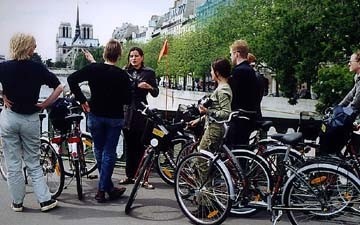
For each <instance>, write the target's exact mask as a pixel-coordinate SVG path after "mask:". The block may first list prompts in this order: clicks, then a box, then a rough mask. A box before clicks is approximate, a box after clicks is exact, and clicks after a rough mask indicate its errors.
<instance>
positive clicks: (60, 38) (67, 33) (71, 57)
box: [56, 6, 100, 68]
mask: <svg viewBox="0 0 360 225" xmlns="http://www.w3.org/2000/svg"><path fill="white" fill-rule="evenodd" d="M99 45H100V44H99V39H96V38H94V37H93V26H92V25H91V24H81V25H80V24H79V6H77V15H76V27H75V34H74V36H73V34H72V27H71V24H70V23H69V22H62V23H60V26H59V30H58V34H57V36H56V61H61V62H66V63H67V67H70V68H73V67H74V63H75V58H76V56H77V54H78V53H79V52H81V49H92V48H98V47H99Z"/></svg>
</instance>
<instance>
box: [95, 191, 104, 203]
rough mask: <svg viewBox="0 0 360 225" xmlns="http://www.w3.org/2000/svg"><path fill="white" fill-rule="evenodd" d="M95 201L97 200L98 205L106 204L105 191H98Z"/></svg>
mask: <svg viewBox="0 0 360 225" xmlns="http://www.w3.org/2000/svg"><path fill="white" fill-rule="evenodd" d="M95 199H96V200H97V202H98V203H104V202H106V198H105V191H98V192H97V193H96V195H95Z"/></svg>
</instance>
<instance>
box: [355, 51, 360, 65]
mask: <svg viewBox="0 0 360 225" xmlns="http://www.w3.org/2000/svg"><path fill="white" fill-rule="evenodd" d="M354 54H355V55H356V57H355V60H356V62H360V49H359V50H357V51H355V52H354Z"/></svg>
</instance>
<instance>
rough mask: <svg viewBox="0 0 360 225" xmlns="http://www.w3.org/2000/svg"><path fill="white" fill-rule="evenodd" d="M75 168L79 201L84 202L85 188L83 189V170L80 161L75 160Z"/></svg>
mask: <svg viewBox="0 0 360 225" xmlns="http://www.w3.org/2000/svg"><path fill="white" fill-rule="evenodd" d="M73 163H74V168H75V174H74V175H75V179H76V191H77V195H78V199H79V200H82V198H83V188H82V180H81V172H80V171H81V170H80V163H79V160H78V159H76V160H73Z"/></svg>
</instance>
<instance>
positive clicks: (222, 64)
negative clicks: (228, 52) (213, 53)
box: [211, 58, 231, 78]
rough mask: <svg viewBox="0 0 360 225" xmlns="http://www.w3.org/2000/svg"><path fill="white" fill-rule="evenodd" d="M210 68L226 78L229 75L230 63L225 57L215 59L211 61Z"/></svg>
mask: <svg viewBox="0 0 360 225" xmlns="http://www.w3.org/2000/svg"><path fill="white" fill-rule="evenodd" d="M211 68H212V69H213V70H214V72H218V73H219V74H220V76H222V77H224V78H228V77H229V76H230V72H231V64H230V62H229V60H227V59H224V58H220V59H216V60H215V61H213V62H212V63H211Z"/></svg>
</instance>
